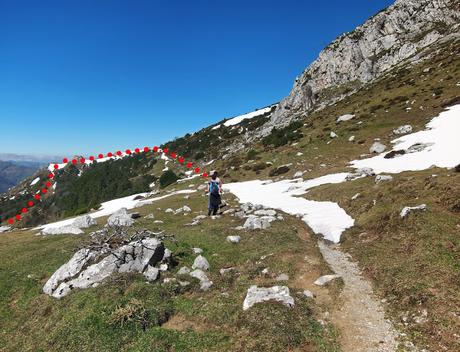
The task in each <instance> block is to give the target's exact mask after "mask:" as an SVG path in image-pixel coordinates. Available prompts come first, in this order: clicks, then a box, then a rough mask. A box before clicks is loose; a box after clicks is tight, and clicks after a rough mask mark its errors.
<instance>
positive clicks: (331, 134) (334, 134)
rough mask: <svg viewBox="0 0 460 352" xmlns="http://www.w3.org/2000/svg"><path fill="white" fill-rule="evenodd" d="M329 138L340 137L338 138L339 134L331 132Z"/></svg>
mask: <svg viewBox="0 0 460 352" xmlns="http://www.w3.org/2000/svg"><path fill="white" fill-rule="evenodd" d="M329 136H330V137H331V138H337V137H338V136H337V133H335V132H334V131H331V133H330V134H329Z"/></svg>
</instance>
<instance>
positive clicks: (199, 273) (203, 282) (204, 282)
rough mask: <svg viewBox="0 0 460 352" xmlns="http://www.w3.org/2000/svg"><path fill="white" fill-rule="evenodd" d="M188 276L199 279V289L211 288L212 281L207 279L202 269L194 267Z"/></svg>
mask: <svg viewBox="0 0 460 352" xmlns="http://www.w3.org/2000/svg"><path fill="white" fill-rule="evenodd" d="M190 276H191V277H194V278H196V279H198V280H200V288H201V290H203V291H207V290H209V289H210V288H211V286H212V281H211V280H209V279H208V277H207V276H206V274H205V272H204V271H203V270H200V269H196V270H194V271H192V272H191V273H190Z"/></svg>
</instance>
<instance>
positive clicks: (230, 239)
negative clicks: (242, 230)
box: [227, 236, 241, 243]
mask: <svg viewBox="0 0 460 352" xmlns="http://www.w3.org/2000/svg"><path fill="white" fill-rule="evenodd" d="M240 241H241V237H240V236H227V242H230V243H240Z"/></svg>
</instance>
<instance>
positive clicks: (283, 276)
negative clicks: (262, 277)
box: [275, 274, 289, 281]
mask: <svg viewBox="0 0 460 352" xmlns="http://www.w3.org/2000/svg"><path fill="white" fill-rule="evenodd" d="M275 280H276V281H288V280H289V275H287V274H280V275H278V276H277V277H276V279H275Z"/></svg>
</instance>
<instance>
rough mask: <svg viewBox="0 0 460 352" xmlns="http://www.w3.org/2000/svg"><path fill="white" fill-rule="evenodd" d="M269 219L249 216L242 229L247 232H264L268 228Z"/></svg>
mask: <svg viewBox="0 0 460 352" xmlns="http://www.w3.org/2000/svg"><path fill="white" fill-rule="evenodd" d="M270 219H271V218H270V217H261V218H259V217H257V216H255V215H250V216H249V217H248V218H247V219H246V222H245V223H244V225H243V227H244V228H245V229H248V230H264V229H267V228H269V227H270V223H271V221H270Z"/></svg>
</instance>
